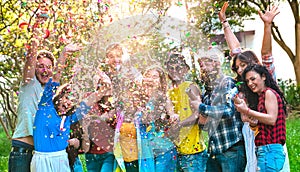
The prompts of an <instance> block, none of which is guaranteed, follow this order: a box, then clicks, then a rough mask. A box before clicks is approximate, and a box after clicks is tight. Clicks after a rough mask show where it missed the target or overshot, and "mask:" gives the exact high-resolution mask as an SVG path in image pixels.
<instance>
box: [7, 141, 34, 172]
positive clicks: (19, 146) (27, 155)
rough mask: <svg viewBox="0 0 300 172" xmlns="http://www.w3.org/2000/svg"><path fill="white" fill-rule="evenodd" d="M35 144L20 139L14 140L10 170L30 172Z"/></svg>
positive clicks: (12, 171) (13, 171) (11, 171)
mask: <svg viewBox="0 0 300 172" xmlns="http://www.w3.org/2000/svg"><path fill="white" fill-rule="evenodd" d="M32 151H33V146H31V145H28V144H26V143H24V142H20V141H15V140H13V141H12V151H11V152H10V154H9V160H8V171H9V172H19V171H22V172H30V162H31V159H32Z"/></svg>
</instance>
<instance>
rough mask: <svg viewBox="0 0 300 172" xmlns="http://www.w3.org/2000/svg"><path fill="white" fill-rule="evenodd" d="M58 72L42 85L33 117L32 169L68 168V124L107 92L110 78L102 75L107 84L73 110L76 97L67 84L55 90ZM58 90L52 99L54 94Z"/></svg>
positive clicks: (54, 169)
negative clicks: (42, 88) (41, 91)
mask: <svg viewBox="0 0 300 172" xmlns="http://www.w3.org/2000/svg"><path fill="white" fill-rule="evenodd" d="M60 75H61V73H60V72H57V73H56V74H55V75H54V76H53V80H52V79H50V80H49V82H48V83H47V84H46V85H45V89H44V92H43V96H42V98H41V101H40V103H39V105H38V111H37V113H36V116H35V120H34V130H33V140H34V144H35V153H34V155H33V158H32V161H31V171H33V172H35V171H51V172H57V171H62V172H66V171H70V167H69V162H68V155H67V153H66V148H67V146H68V140H69V133H70V125H71V124H72V123H74V122H76V121H78V119H80V118H82V116H83V115H84V114H86V113H87V112H88V111H89V110H90V106H91V105H92V104H93V103H94V102H96V101H98V100H99V99H100V98H101V97H103V96H104V95H106V94H108V93H109V91H110V88H109V86H108V85H109V84H110V80H109V78H108V77H106V78H104V81H105V83H106V84H107V87H103V88H101V90H98V91H97V92H94V93H93V94H91V95H90V96H89V97H88V98H86V99H85V100H84V101H82V102H81V103H80V106H79V107H78V108H77V109H76V110H75V113H74V109H75V106H74V105H75V104H76V103H77V102H76V99H77V96H76V94H75V93H74V92H72V89H71V87H70V85H69V84H65V85H63V86H61V87H60V89H59V90H57V87H58V86H59V83H58V81H59V78H60ZM55 92H56V93H57V94H56V95H55V97H54V99H53V96H54V94H55Z"/></svg>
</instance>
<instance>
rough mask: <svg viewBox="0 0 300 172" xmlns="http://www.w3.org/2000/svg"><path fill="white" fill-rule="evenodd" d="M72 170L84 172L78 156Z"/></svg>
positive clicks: (73, 171)
mask: <svg viewBox="0 0 300 172" xmlns="http://www.w3.org/2000/svg"><path fill="white" fill-rule="evenodd" d="M71 171H72V172H83V167H82V163H81V161H80V159H79V157H78V156H77V157H76V159H75V162H74V165H73V168H72V169H71Z"/></svg>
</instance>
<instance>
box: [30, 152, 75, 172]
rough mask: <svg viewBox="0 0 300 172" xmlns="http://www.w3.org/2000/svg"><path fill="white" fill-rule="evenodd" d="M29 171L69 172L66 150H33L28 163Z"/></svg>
mask: <svg viewBox="0 0 300 172" xmlns="http://www.w3.org/2000/svg"><path fill="white" fill-rule="evenodd" d="M30 170H31V172H70V171H71V170H70V166H69V160H68V154H67V152H66V150H62V151H57V152H37V151H35V152H34V154H33V157H32V160H31V164H30Z"/></svg>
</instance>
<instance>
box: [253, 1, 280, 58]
mask: <svg viewBox="0 0 300 172" xmlns="http://www.w3.org/2000/svg"><path fill="white" fill-rule="evenodd" d="M279 13H280V11H279V9H278V6H272V7H270V6H268V7H267V10H266V12H265V13H263V12H262V11H258V14H259V16H260V18H261V20H262V21H263V22H264V36H263V41H262V47H261V55H262V56H264V55H271V54H272V37H271V27H272V22H273V19H274V18H275V16H276V15H277V14H279Z"/></svg>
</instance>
